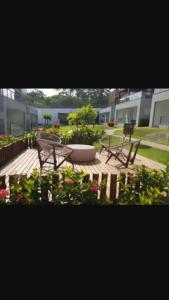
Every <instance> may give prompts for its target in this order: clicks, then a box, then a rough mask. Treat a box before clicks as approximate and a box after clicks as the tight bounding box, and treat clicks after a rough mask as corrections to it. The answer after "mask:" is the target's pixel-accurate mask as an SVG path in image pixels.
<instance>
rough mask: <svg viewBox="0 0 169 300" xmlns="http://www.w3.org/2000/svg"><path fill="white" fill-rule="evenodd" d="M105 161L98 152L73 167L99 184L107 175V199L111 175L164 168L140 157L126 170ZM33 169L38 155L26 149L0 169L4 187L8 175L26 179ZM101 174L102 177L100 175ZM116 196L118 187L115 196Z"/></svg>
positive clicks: (104, 157) (35, 166)
mask: <svg viewBox="0 0 169 300" xmlns="http://www.w3.org/2000/svg"><path fill="white" fill-rule="evenodd" d="M106 160H107V154H106V153H105V152H102V154H101V155H100V154H99V153H98V152H97V153H96V159H95V160H94V161H92V162H86V163H75V165H74V167H75V170H76V171H81V170H83V171H84V172H85V173H86V174H89V176H90V179H93V174H99V178H98V182H99V183H100V182H101V179H102V176H104V173H106V174H108V176H107V189H106V194H107V196H108V197H109V195H110V186H111V176H110V175H111V174H119V173H120V172H122V171H123V172H125V173H128V172H134V168H135V166H136V165H142V164H144V165H145V166H147V167H150V168H154V169H164V168H165V166H164V165H161V164H159V163H156V162H154V161H152V160H150V159H147V158H144V157H142V156H140V155H137V157H136V160H135V165H134V166H133V165H132V166H131V165H130V166H129V167H128V169H125V168H124V167H120V165H119V161H117V160H114V159H111V160H110V161H109V162H108V164H105V162H106ZM66 166H72V165H71V164H70V163H68V162H65V163H64V164H63V165H62V168H65V167H66ZM52 168H53V166H52V165H49V164H46V166H45V169H44V173H45V171H46V170H51V169H52ZM33 169H39V170H40V165H39V159H38V153H37V150H35V149H27V150H25V151H23V152H22V153H21V154H20V155H18V156H17V157H16V158H15V159H13V160H11V161H10V162H9V163H7V164H6V165H5V166H4V167H2V168H0V176H3V175H6V185H7V187H8V188H9V175H15V174H18V175H27V176H28V177H29V176H30V174H31V173H32V171H33ZM101 174H102V175H101ZM116 195H118V187H117V194H116Z"/></svg>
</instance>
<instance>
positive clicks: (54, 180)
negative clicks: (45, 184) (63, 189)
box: [52, 174, 59, 200]
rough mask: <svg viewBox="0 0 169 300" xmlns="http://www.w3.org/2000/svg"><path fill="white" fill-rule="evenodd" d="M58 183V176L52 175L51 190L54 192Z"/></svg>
mask: <svg viewBox="0 0 169 300" xmlns="http://www.w3.org/2000/svg"><path fill="white" fill-rule="evenodd" d="M58 183H59V174H55V175H53V179H52V190H54V188H55V187H56V186H57V185H58ZM53 199H54V196H53V195H52V200H53Z"/></svg>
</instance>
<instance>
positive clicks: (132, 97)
mask: <svg viewBox="0 0 169 300" xmlns="http://www.w3.org/2000/svg"><path fill="white" fill-rule="evenodd" d="M141 97H142V91H140V92H137V93H134V94H131V95H129V96H127V97H124V98H121V99H120V103H123V102H128V101H136V100H138V99H141Z"/></svg>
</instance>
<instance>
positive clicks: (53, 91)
mask: <svg viewBox="0 0 169 300" xmlns="http://www.w3.org/2000/svg"><path fill="white" fill-rule="evenodd" d="M33 90H34V89H27V92H32V91H33ZM38 90H40V91H42V92H43V93H44V94H45V95H46V96H53V95H56V94H58V93H59V92H60V91H61V89H58V91H57V90H56V89H38Z"/></svg>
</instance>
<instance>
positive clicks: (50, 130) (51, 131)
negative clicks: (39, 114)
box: [45, 125, 59, 135]
mask: <svg viewBox="0 0 169 300" xmlns="http://www.w3.org/2000/svg"><path fill="white" fill-rule="evenodd" d="M45 131H46V132H47V133H49V134H56V135H59V129H58V127H55V125H54V126H52V127H50V128H47V129H46V130H45Z"/></svg>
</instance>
